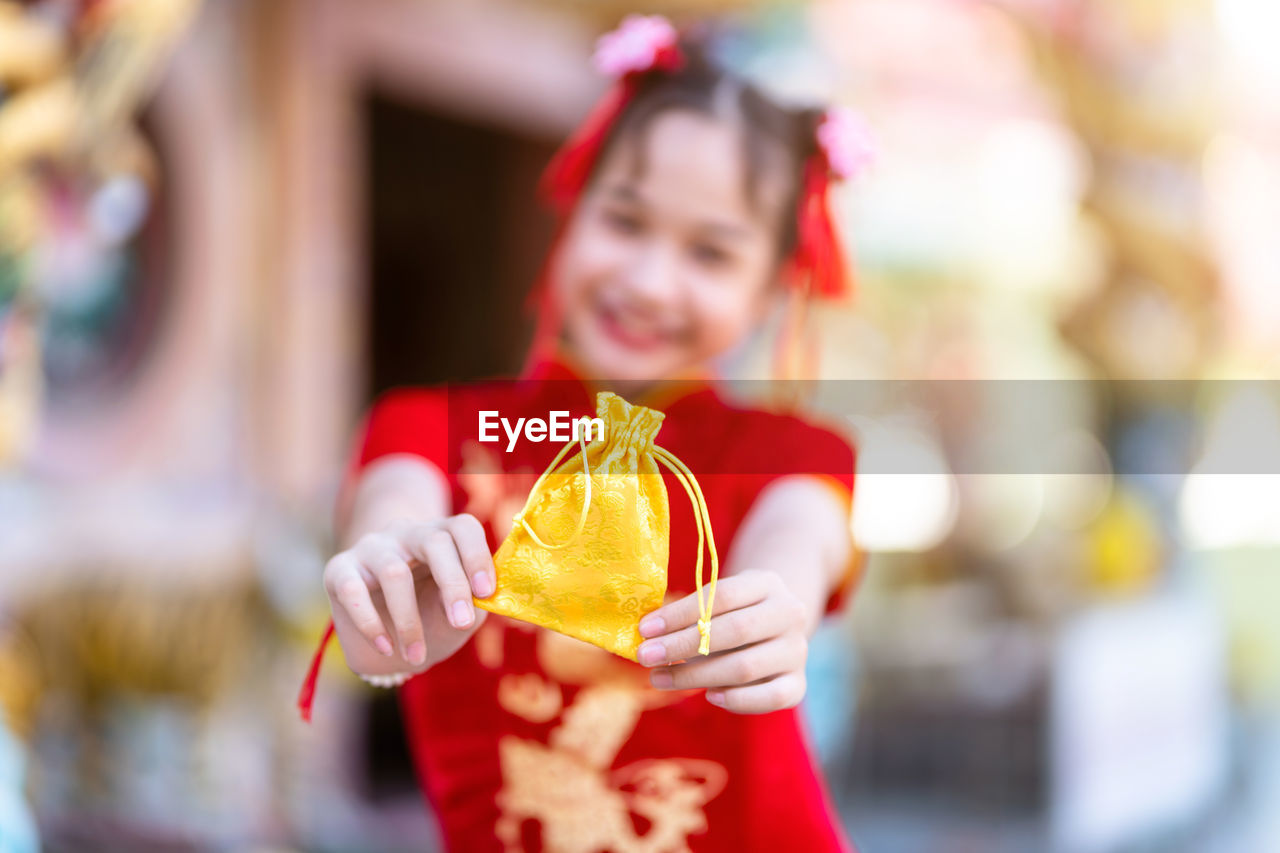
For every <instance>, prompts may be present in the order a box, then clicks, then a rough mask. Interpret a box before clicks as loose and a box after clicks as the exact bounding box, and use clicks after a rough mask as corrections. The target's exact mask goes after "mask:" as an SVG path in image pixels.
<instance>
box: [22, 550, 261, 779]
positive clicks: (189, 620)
mask: <svg viewBox="0 0 1280 853" xmlns="http://www.w3.org/2000/svg"><path fill="white" fill-rule="evenodd" d="M182 568H183V569H184V570H187V569H189V567H188V566H183V567H182ZM78 574H79V575H80V576H81V577H87V575H86V574H85V573H84V572H79V573H78ZM234 574H237V575H239V576H241V577H247V575H246V574H245V573H244V572H237V573H234ZM105 575H106V576H108V577H110V578H111V579H109V580H96V581H89V582H87V583H82V584H80V585H77V586H59V587H57V588H55V589H53V590H51V591H50V592H49V593H46V594H44V595H40V596H36V597H34V598H33V599H31V600H30V601H28V602H26V604H25V605H24V606H23V607H22V608H21V610H19V611H18V612H17V613H16V614H15V623H16V625H17V630H16V631H12V630H11V631H9V632H7V633H0V671H2V672H3V673H4V677H3V678H0V701H3V702H4V703H5V704H6V705H7V706H8V710H9V711H10V714H11V715H12V719H13V720H14V726H13V728H14V729H15V731H17V732H19V733H20V734H28V733H29V732H30V731H31V730H32V728H33V726H34V725H35V724H36V723H37V721H36V720H35V718H34V717H35V712H36V709H37V708H38V707H39V706H40V704H41V702H42V701H43V700H46V699H47V698H49V697H53V696H57V697H59V698H61V699H62V700H64V701H69V702H71V703H72V705H73V707H75V709H76V711H77V713H76V717H75V718H76V719H77V720H81V721H83V723H84V725H82V726H80V727H79V728H78V729H77V731H76V732H74V733H73V735H74V736H75V737H78V738H82V739H83V746H84V747H85V749H84V751H83V752H82V753H81V761H82V764H83V766H82V768H81V769H82V771H83V775H82V776H81V777H80V778H82V779H84V780H87V783H88V785H89V786H90V787H91V788H97V787H100V786H103V785H108V784H109V783H110V778H111V775H110V774H111V772H112V771H111V768H110V767H106V766H102V764H101V749H100V747H101V744H100V743H99V742H98V741H97V737H98V735H99V733H98V732H97V731H96V725H97V724H98V723H99V722H100V721H101V719H102V716H103V714H104V713H105V711H106V710H107V709H108V707H109V703H110V702H111V700H112V698H113V697H119V696H124V695H130V694H132V695H142V696H151V697H159V696H164V697H169V698H175V699H179V700H183V701H185V702H186V703H187V704H188V706H189V708H190V710H191V712H192V714H193V716H194V717H195V718H196V719H201V718H204V717H206V716H207V715H208V714H209V713H211V712H212V710H213V708H214V705H215V703H216V702H217V701H218V700H219V698H221V697H225V696H227V695H229V694H230V692H231V687H232V683H233V681H234V680H235V679H236V678H237V677H242V676H244V674H245V673H248V672H250V671H251V667H252V664H253V660H252V658H251V651H252V650H253V649H254V648H255V646H256V645H258V644H256V643H255V642H254V639H253V638H254V636H255V630H260V626H263V625H270V624H273V623H272V621H271V619H270V618H269V611H268V610H267V607H266V604H265V602H263V601H262V599H261V598H260V596H259V594H258V591H257V587H256V585H255V584H253V583H252V582H251V581H249V580H247V579H246V580H244V581H238V582H231V583H227V584H225V585H223V586H221V587H218V588H213V589H210V588H192V587H191V586H190V585H179V584H177V583H175V584H174V585H172V586H165V585H160V586H157V585H156V584H155V583H154V582H153V581H145V580H142V579H138V578H135V577H132V576H131V575H130V574H129V573H128V572H127V571H120V570H108V571H107V572H106V573H105ZM223 576H225V573H224V575H223ZM153 577H154V575H153ZM11 663H14V664H16V665H15V666H14V668H12V669H10V664H11ZM10 673H12V675H11V674H10Z"/></svg>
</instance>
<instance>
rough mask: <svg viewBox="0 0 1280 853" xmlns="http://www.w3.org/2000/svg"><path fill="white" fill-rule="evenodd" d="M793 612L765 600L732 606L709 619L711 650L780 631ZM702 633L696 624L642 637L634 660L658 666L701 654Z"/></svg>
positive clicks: (721, 648)
mask: <svg viewBox="0 0 1280 853" xmlns="http://www.w3.org/2000/svg"><path fill="white" fill-rule="evenodd" d="M791 623H792V614H791V613H790V611H789V609H788V608H787V607H785V606H784V605H783V604H782V602H780V601H778V600H776V599H773V600H766V601H763V602H761V603H759V604H753V605H752V606H750V607H744V608H743V609H741V610H731V611H729V612H728V613H722V614H720V615H719V616H715V617H713V618H712V619H711V625H710V628H711V651H712V652H724V651H729V650H730V649H736V648H738V647H740V646H745V645H748V644H751V643H758V642H760V641H761V640H768V639H771V638H773V637H777V636H779V635H781V634H783V633H784V632H785V631H786V630H787V629H788V628H790V627H792V624H791ZM701 641H702V635H701V634H700V633H699V632H698V626H697V625H696V624H694V625H690V626H689V627H688V628H681V629H680V630H679V631H676V632H675V633H673V634H666V635H664V636H661V637H654V638H652V639H649V640H645V641H644V642H643V643H641V644H640V647H639V648H638V649H637V650H636V660H638V661H639V662H640V663H642V664H644V665H645V666H660V665H663V664H669V663H675V662H677V661H683V660H692V659H694V658H696V657H701V655H699V654H698V646H699V644H700V643H701Z"/></svg>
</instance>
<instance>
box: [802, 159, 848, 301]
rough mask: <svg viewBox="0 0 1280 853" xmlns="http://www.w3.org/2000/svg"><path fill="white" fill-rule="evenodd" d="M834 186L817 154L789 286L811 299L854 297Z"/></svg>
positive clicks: (808, 172)
mask: <svg viewBox="0 0 1280 853" xmlns="http://www.w3.org/2000/svg"><path fill="white" fill-rule="evenodd" d="M830 186H831V179H830V171H829V169H828V166H827V162H826V159H825V158H824V157H823V156H822V155H821V154H815V155H814V156H813V157H811V158H810V160H809V162H808V164H807V165H806V166H805V172H804V186H803V188H802V190H801V193H800V206H799V211H798V221H797V231H796V248H795V251H794V252H793V253H792V255H791V262H790V264H789V276H788V278H789V282H788V283H789V284H790V286H791V287H794V288H799V289H800V290H801V291H804V292H807V294H808V295H809V296H816V297H823V298H828V299H835V298H840V297H845V296H849V295H851V294H852V292H853V286H852V281H851V277H850V274H849V267H848V264H847V262H846V261H845V257H844V251H843V249H842V248H841V243H840V235H839V233H838V232H837V231H836V226H835V222H834V220H833V219H832V216H831V207H830V203H829V200H828V197H827V194H828V193H827V191H828V189H829V188H830Z"/></svg>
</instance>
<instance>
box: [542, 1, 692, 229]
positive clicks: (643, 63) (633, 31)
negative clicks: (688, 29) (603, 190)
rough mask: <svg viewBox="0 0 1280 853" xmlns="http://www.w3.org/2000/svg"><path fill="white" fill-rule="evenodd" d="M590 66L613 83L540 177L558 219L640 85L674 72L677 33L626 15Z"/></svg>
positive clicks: (663, 23)
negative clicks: (646, 77) (652, 75)
mask: <svg viewBox="0 0 1280 853" xmlns="http://www.w3.org/2000/svg"><path fill="white" fill-rule="evenodd" d="M594 62H595V65H596V68H597V69H599V70H600V71H602V72H603V73H605V74H609V75H612V76H615V77H616V78H617V82H616V83H614V85H613V86H611V87H610V88H609V91H607V92H605V94H604V97H602V98H601V99H600V101H599V102H598V103H597V104H596V105H595V107H593V108H592V110H591V112H590V113H588V115H587V117H586V119H585V120H584V121H583V122H582V124H581V125H579V127H578V129H577V130H575V131H574V132H573V134H572V135H570V137H569V138H568V139H567V140H565V143H564V145H562V146H561V147H560V150H559V151H557V152H556V154H555V156H554V157H553V158H552V159H551V163H550V164H548V166H547V170H546V171H545V172H544V173H543V175H542V193H543V196H544V197H545V198H546V199H547V201H548V202H549V203H550V204H551V206H552V207H553V208H554V209H555V210H556V211H557V212H558V213H560V214H562V215H568V214H569V213H570V212H571V211H572V210H573V206H574V205H575V204H576V203H577V201H578V198H579V197H580V196H581V195H582V191H583V190H584V189H586V186H587V181H588V180H590V178H591V172H592V171H593V170H594V169H595V166H596V161H597V160H599V158H600V152H601V151H602V150H603V148H604V143H605V141H606V140H607V139H608V138H609V132H610V131H611V130H612V129H613V126H614V125H615V124H616V123H617V121H618V118H619V117H620V116H621V115H622V112H623V110H625V109H626V108H627V104H629V103H630V102H631V99H632V98H634V97H635V94H636V91H637V89H638V88H639V83H640V80H641V79H642V78H643V77H644V75H646V74H649V73H652V72H654V71H676V70H678V69H679V68H680V67H682V66H683V65H684V55H683V54H681V53H680V45H679V33H678V32H677V31H676V29H675V27H673V26H672V25H671V24H670V22H668V21H667V20H666V19H665V18H663V17H660V16H657V15H654V16H650V17H643V16H640V15H630V16H628V17H627V18H626V19H625V20H624V21H623V22H622V25H621V26H619V27H618V29H616V30H614V31H613V32H611V33H607V34H606V35H604V36H602V37H601V38H600V41H599V42H598V43H597V45H596V52H595V57H594Z"/></svg>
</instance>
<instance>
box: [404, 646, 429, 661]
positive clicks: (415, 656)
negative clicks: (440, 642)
mask: <svg viewBox="0 0 1280 853" xmlns="http://www.w3.org/2000/svg"><path fill="white" fill-rule="evenodd" d="M405 657H406V658H408V659H409V663H411V664H413V665H414V666H419V665H421V664H424V663H426V662H427V646H426V644H425V643H423V642H422V641H421V640H414V641H413V642H412V643H410V644H409V648H408V649H406V650H405Z"/></svg>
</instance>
